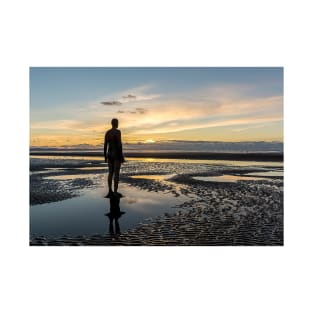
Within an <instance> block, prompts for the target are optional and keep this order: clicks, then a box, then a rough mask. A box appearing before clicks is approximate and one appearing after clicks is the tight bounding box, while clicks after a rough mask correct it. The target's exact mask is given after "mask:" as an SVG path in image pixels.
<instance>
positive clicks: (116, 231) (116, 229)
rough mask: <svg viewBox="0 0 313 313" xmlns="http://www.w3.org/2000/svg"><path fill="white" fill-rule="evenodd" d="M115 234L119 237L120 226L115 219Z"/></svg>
mask: <svg viewBox="0 0 313 313" xmlns="http://www.w3.org/2000/svg"><path fill="white" fill-rule="evenodd" d="M115 233H116V234H117V235H119V234H120V233H121V230H120V224H119V222H118V219H117V218H116V219H115Z"/></svg>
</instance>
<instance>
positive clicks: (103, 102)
mask: <svg viewBox="0 0 313 313" xmlns="http://www.w3.org/2000/svg"><path fill="white" fill-rule="evenodd" d="M100 103H101V104H103V105H122V102H120V101H101V102H100Z"/></svg>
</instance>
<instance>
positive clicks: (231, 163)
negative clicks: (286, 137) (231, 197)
mask: <svg viewBox="0 0 313 313" xmlns="http://www.w3.org/2000/svg"><path fill="white" fill-rule="evenodd" d="M30 158H31V159H50V160H76V161H86V160H91V161H102V160H103V157H97V156H47V155H31V156H30ZM127 162H131V163H133V162H134V163H135V162H144V163H154V162H155V163H184V164H190V163H191V164H209V165H226V166H266V167H268V166H271V167H274V166H278V167H281V166H283V162H271V161H233V160H193V159H162V158H140V157H138V158H135V157H126V163H127Z"/></svg>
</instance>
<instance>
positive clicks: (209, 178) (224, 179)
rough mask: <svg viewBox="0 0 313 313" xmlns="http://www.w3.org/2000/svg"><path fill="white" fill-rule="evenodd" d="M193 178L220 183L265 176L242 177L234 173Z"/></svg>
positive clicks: (259, 178) (258, 178)
mask: <svg viewBox="0 0 313 313" xmlns="http://www.w3.org/2000/svg"><path fill="white" fill-rule="evenodd" d="M193 179H196V180H201V181H209V182H210V181H211V182H220V183H228V182H229V183H233V182H237V181H239V180H266V179H267V178H261V177H243V176H236V175H220V176H195V177H193Z"/></svg>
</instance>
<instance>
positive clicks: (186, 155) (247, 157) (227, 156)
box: [30, 151, 284, 162]
mask: <svg viewBox="0 0 313 313" xmlns="http://www.w3.org/2000/svg"><path fill="white" fill-rule="evenodd" d="M124 155H125V158H127V157H130V158H154V159H189V160H233V161H264V162H266V161H268V162H275V161H276V162H283V161H284V154H283V153H281V152H267V153H266V152H263V153H259V152H257V153H256V152H238V153H234V152H144V151H143V152H125V153H124ZM30 156H75V157H77V156H81V157H88V156H90V157H101V156H103V153H102V152H97V151H95V152H84V151H75V152H58V151H47V152H42V151H40V152H39V151H38V152H30Z"/></svg>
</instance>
